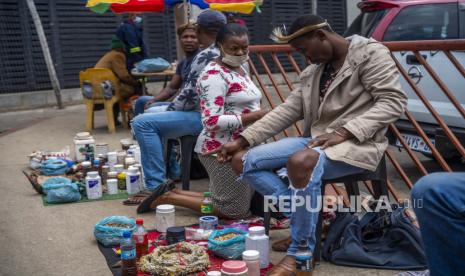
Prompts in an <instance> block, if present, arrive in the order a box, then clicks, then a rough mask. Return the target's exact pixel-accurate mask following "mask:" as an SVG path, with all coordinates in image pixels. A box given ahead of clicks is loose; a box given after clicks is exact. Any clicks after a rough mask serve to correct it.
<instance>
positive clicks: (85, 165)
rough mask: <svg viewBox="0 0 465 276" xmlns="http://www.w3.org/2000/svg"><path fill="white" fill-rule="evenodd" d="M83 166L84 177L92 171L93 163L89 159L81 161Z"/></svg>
mask: <svg viewBox="0 0 465 276" xmlns="http://www.w3.org/2000/svg"><path fill="white" fill-rule="evenodd" d="M81 167H82V177H84V178H86V176H87V173H88V172H90V169H91V168H92V164H91V163H90V162H89V161H84V162H82V163H81Z"/></svg>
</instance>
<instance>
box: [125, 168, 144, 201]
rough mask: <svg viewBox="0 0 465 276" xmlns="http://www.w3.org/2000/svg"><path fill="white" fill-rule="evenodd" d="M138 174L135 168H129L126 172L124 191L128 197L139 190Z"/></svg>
mask: <svg viewBox="0 0 465 276" xmlns="http://www.w3.org/2000/svg"><path fill="white" fill-rule="evenodd" d="M140 181H141V179H140V172H139V169H138V168H137V167H133V166H131V167H129V169H128V171H127V172H126V191H127V193H128V195H133V194H137V193H138V192H139V191H140V190H139V189H140Z"/></svg>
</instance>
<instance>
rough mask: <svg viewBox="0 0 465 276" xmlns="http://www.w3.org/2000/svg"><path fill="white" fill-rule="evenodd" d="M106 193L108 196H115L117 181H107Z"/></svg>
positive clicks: (112, 179)
mask: <svg viewBox="0 0 465 276" xmlns="http://www.w3.org/2000/svg"><path fill="white" fill-rule="evenodd" d="M107 191H108V194H109V195H116V194H117V193H118V180H117V179H114V178H111V179H107Z"/></svg>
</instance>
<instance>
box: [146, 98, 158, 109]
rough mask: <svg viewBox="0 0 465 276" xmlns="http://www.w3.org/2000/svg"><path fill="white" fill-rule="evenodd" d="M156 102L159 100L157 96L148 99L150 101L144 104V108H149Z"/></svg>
mask: <svg viewBox="0 0 465 276" xmlns="http://www.w3.org/2000/svg"><path fill="white" fill-rule="evenodd" d="M156 102H157V101H156V100H155V98H153V99H150V100H148V101H147V102H146V103H145V105H144V109H147V108H149V107H150V106H151V105H152V104H154V103H156Z"/></svg>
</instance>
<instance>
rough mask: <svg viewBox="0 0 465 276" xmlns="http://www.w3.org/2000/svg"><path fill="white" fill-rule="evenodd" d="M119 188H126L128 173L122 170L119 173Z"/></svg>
mask: <svg viewBox="0 0 465 276" xmlns="http://www.w3.org/2000/svg"><path fill="white" fill-rule="evenodd" d="M117 178H118V189H120V190H126V173H125V172H120V173H118V176H117Z"/></svg>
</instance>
